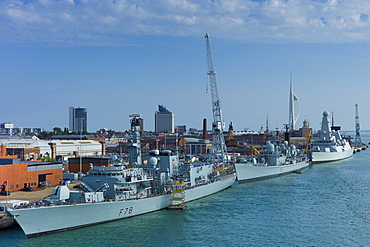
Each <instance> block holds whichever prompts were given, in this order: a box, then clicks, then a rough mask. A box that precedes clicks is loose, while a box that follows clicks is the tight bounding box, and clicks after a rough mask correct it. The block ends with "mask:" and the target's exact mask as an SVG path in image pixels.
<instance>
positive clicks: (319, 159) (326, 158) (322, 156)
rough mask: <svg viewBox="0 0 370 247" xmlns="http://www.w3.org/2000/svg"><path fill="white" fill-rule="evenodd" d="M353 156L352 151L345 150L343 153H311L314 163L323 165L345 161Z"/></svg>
mask: <svg viewBox="0 0 370 247" xmlns="http://www.w3.org/2000/svg"><path fill="white" fill-rule="evenodd" d="M352 155H353V150H352V149H347V150H344V151H343V152H311V159H312V163H314V164H316V163H323V162H331V161H338V160H343V159H347V158H349V157H351V156H352Z"/></svg>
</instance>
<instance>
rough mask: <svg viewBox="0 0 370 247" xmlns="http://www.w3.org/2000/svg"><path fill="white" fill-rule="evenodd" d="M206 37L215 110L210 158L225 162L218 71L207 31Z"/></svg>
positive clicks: (223, 126) (223, 124)
mask: <svg viewBox="0 0 370 247" xmlns="http://www.w3.org/2000/svg"><path fill="white" fill-rule="evenodd" d="M204 37H205V38H206V46H207V61H208V73H207V74H208V76H209V84H210V89H211V96H212V111H213V123H212V134H213V139H212V147H211V150H210V153H209V157H208V159H209V160H210V161H211V162H215V161H216V162H217V161H218V162H224V161H225V160H226V153H227V151H226V145H225V139H224V135H223V131H224V128H225V123H224V122H223V118H222V111H221V101H220V98H219V96H218V90H217V83H216V72H215V70H214V68H213V61H212V53H211V45H210V42H209V36H208V34H207V33H206V35H205V36H204Z"/></svg>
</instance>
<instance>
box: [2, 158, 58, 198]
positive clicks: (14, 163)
mask: <svg viewBox="0 0 370 247" xmlns="http://www.w3.org/2000/svg"><path fill="white" fill-rule="evenodd" d="M62 179H63V170H62V163H61V162H22V161H21V160H20V159H19V158H16V156H0V184H4V182H5V181H7V182H6V186H4V187H2V188H1V189H0V190H1V191H5V190H6V191H18V190H21V189H22V188H28V187H30V188H38V187H44V188H45V187H50V186H56V185H59V184H61V183H62Z"/></svg>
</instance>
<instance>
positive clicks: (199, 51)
mask: <svg viewBox="0 0 370 247" xmlns="http://www.w3.org/2000/svg"><path fill="white" fill-rule="evenodd" d="M369 15H370V3H368V2H366V1H364V0H359V1H356V2H355V3H354V2H349V1H337V0H328V1H325V0H320V1H317V0H315V1H314V0H309V1H302V0H298V1H291V0H288V1H281V0H265V1H263V0H234V1H231V0H230V1H228V0H226V1H195V0H182V1H168V0H165V1H161V2H160V3H155V2H153V1H148V0H138V1H134V2H128V1H97V0H92V1H81V0H78V1H77V0H74V1H73V0H63V1H56V0H48V1H45V0H43V1H41V0H40V1H36V0H27V1H26V0H23V1H21V0H14V1H2V2H0V17H1V18H0V20H1V23H2V25H0V33H1V34H2V35H0V54H1V56H2V59H1V60H0V75H1V82H2V86H3V88H2V89H3V92H4V93H3V102H9V104H7V107H4V108H3V109H2V110H1V111H0V113H1V121H0V122H12V123H14V124H15V126H35V127H39V128H44V129H45V130H51V129H52V128H54V127H61V128H63V127H68V112H66V110H65V109H66V108H68V107H69V106H70V105H77V106H78V105H83V106H84V107H86V108H87V109H89V122H88V131H89V132H94V131H96V130H99V129H102V128H107V129H113V130H119V131H120V130H126V129H129V126H130V118H129V115H130V114H132V113H140V114H141V115H142V116H143V119H145V128H146V130H149V131H150V130H152V131H154V128H155V124H154V112H155V111H156V108H157V105H158V104H163V105H165V106H167V107H168V108H169V109H171V111H172V112H173V113H174V114H175V115H176V117H175V125H186V126H188V127H192V128H197V129H202V122H203V119H204V118H206V119H207V120H208V129H211V126H210V124H211V122H212V121H213V119H212V104H211V95H210V92H209V85H208V84H209V82H208V78H207V66H206V46H205V39H204V35H205V33H208V34H209V36H210V43H211V50H212V56H213V63H214V67H215V71H216V73H217V75H216V76H217V86H218V91H219V97H220V100H221V108H222V112H223V118H224V122H225V125H226V126H227V125H228V124H229V123H230V122H233V125H234V129H235V130H243V129H244V128H248V129H249V130H255V131H259V130H260V129H261V127H263V128H265V127H266V118H267V116H268V120H269V129H270V130H273V129H275V128H279V129H280V130H281V129H283V127H284V124H288V122H289V85H290V74H291V73H292V82H293V88H294V94H295V95H296V96H297V97H298V98H299V103H300V116H299V118H298V120H297V122H296V128H300V127H301V126H302V125H303V121H304V120H307V121H308V122H309V125H310V127H312V128H313V129H314V130H318V129H320V122H321V117H322V113H323V111H327V112H329V113H330V115H332V113H334V121H335V125H341V126H342V129H343V130H354V129H355V104H358V110H359V121H360V126H361V129H362V130H369V129H370V114H368V109H369V105H370V102H369V101H368V93H367V92H369V91H370V83H368V78H370V71H369V70H368V68H369V67H370V43H369V41H370V32H369V29H370V18H369ZM207 85H208V86H207ZM207 91H208V93H207Z"/></svg>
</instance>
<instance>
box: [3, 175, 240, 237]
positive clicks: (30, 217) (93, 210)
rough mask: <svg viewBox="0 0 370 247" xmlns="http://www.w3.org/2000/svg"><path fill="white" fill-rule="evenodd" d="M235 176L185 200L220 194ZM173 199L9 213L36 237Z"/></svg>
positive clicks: (190, 193) (140, 211)
mask: <svg viewBox="0 0 370 247" xmlns="http://www.w3.org/2000/svg"><path fill="white" fill-rule="evenodd" d="M235 178H236V177H235V175H228V176H225V177H224V178H223V179H221V180H219V181H216V182H213V183H209V184H207V185H201V186H197V187H194V188H191V189H187V190H186V191H185V200H186V202H188V201H192V200H196V199H199V198H202V197H205V196H208V195H211V194H214V193H217V192H219V191H221V190H223V189H226V188H228V187H230V186H231V185H232V184H233V183H234V181H235ZM170 198H171V194H164V195H160V196H155V197H148V198H141V199H136V200H135V199H134V200H125V201H111V202H97V203H78V204H71V205H54V206H43V207H34V208H23V209H7V212H8V213H9V214H10V215H11V216H13V217H14V219H15V220H16V222H17V223H18V224H19V226H20V227H21V228H22V230H23V231H24V233H25V234H26V235H27V237H32V236H38V235H43V234H46V233H51V232H56V231H63V230H68V229H73V228H79V227H84V226H88V225H94V224H99V223H104V222H108V221H113V220H119V219H124V218H128V217H133V216H136V215H141V214H145V213H149V212H153V211H156V210H160V209H163V208H166V207H167V206H168V205H169V203H170Z"/></svg>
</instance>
